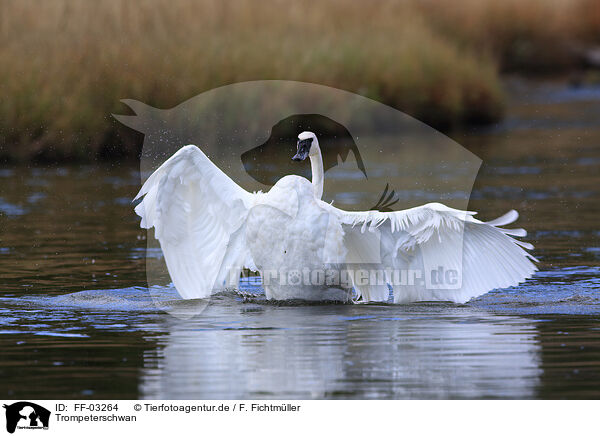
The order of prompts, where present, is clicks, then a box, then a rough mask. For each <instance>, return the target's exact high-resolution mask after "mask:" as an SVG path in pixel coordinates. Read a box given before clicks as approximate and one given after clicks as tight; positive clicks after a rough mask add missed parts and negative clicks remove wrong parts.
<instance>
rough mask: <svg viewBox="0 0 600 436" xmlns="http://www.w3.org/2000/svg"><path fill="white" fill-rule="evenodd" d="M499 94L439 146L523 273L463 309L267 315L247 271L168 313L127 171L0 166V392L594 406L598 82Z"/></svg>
mask: <svg viewBox="0 0 600 436" xmlns="http://www.w3.org/2000/svg"><path fill="white" fill-rule="evenodd" d="M507 86H508V87H509V89H510V92H511V95H512V96H513V97H512V98H511V101H510V105H509V108H508V116H507V118H506V119H505V120H504V121H503V122H502V123H500V124H498V125H495V126H492V127H489V128H486V129H474V130H472V131H469V132H465V133H463V134H457V135H455V139H457V140H458V142H459V143H461V144H463V145H465V146H467V147H468V148H469V149H470V150H471V151H473V152H474V153H476V154H477V155H478V156H479V157H481V158H482V159H483V161H484V163H483V166H482V168H481V171H480V173H479V175H478V178H477V180H476V183H475V186H474V188H473V192H472V195H471V200H470V205H469V208H470V209H471V210H477V211H479V213H480V216H481V217H482V218H483V219H492V218H495V217H497V216H500V215H501V214H503V213H504V212H506V211H507V210H509V209H512V208H515V209H517V210H518V211H519V212H520V214H521V218H520V220H519V221H518V224H519V226H522V227H524V228H526V229H527V230H528V231H529V235H528V237H527V239H526V240H527V241H530V242H532V243H533V244H534V245H535V247H536V248H535V251H534V254H535V256H536V257H537V258H539V259H540V264H539V267H540V270H541V271H540V272H539V273H537V274H536V276H535V277H534V278H533V279H531V280H528V281H527V282H526V283H524V284H522V285H520V286H518V287H513V288H510V289H504V290H495V291H492V292H490V293H488V294H486V295H484V296H482V297H479V298H477V299H475V300H472V301H471V302H469V303H467V304H464V305H457V304H450V303H415V304H409V305H390V304H369V305H300V304H281V303H279V304H277V303H272V302H267V301H266V300H265V299H264V295H263V293H262V290H261V287H260V282H259V280H258V279H257V278H253V277H250V278H246V279H244V280H243V281H242V282H241V284H240V291H239V292H230V293H222V294H219V295H217V296H215V297H214V298H212V299H211V301H210V304H209V305H208V307H207V308H206V309H205V310H204V311H203V312H202V313H201V314H200V315H198V316H196V317H194V318H192V319H188V320H184V319H180V318H178V317H174V316H172V315H170V314H169V313H166V312H165V311H164V310H162V309H159V308H157V307H156V305H155V303H154V301H153V300H152V298H151V297H150V295H149V293H148V290H147V289H146V287H145V286H146V273H145V256H146V240H145V238H146V232H145V230H142V229H140V228H139V219H138V218H137V217H136V216H135V214H134V213H133V209H132V205H131V199H132V198H133V197H134V196H135V194H136V193H137V191H138V189H139V185H140V176H139V171H138V170H137V168H135V167H133V166H128V165H125V164H123V165H115V166H108V165H105V166H100V165H99V166H77V167H75V166H60V167H50V168H43V167H6V166H5V167H3V168H2V169H0V348H1V349H2V350H3V351H2V358H1V360H0V395H1V396H3V397H7V398H15V399H17V398H19V399H22V398H64V399H75V398H89V399H119V398H124V399H125V398H156V399H159V398H169V399H177V398H190V399H233V398H257V399H279V398H298V399H300V398H302V399H320V398H352V399H370V398H373V399H417V398H419V399H421V398H423V399H437V398H450V399H454V398H581V399H583V398H600V322H599V321H600V226H599V225H598V217H599V216H600V214H599V212H600V201H598V200H599V198H600V197H599V194H600V172H599V168H600V123H598V120H600V88H595V87H584V88H569V87H567V86H565V85H563V84H561V83H543V84H531V83H525V82H522V81H513V82H508V83H507ZM428 201H430V199H427V198H425V199H424V201H423V203H425V202H428ZM153 255H160V253H158V254H157V253H154V254H153ZM161 298H164V300H163V301H162V308H163V309H164V308H165V307H167V308H169V309H172V310H186V308H187V307H188V306H189V308H192V309H193V304H195V303H194V302H184V303H181V302H179V301H177V300H176V295H175V293H174V290H173V289H172V288H165V289H164V297H161Z"/></svg>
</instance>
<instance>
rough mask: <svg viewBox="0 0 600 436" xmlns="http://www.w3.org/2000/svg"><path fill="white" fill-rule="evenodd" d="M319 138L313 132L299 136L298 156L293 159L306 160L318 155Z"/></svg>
mask: <svg viewBox="0 0 600 436" xmlns="http://www.w3.org/2000/svg"><path fill="white" fill-rule="evenodd" d="M317 144H318V141H317V137H316V135H315V134H314V133H313V132H302V133H300V134H299V135H298V142H297V144H296V147H297V150H296V155H295V156H294V157H293V158H292V160H295V161H301V160H304V159H306V157H307V156H310V155H313V154H315V153H317V149H318V147H319V146H318V145H317Z"/></svg>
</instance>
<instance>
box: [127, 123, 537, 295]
mask: <svg viewBox="0 0 600 436" xmlns="http://www.w3.org/2000/svg"><path fill="white" fill-rule="evenodd" d="M307 156H309V157H310V160H311V166H312V183H311V182H309V181H308V180H307V179H305V178H303V177H299V176H294V175H289V176H285V177H283V178H282V179H280V180H279V181H278V182H277V183H276V184H275V186H273V188H271V190H269V192H267V193H262V192H257V193H249V192H247V191H245V190H244V189H242V188H241V187H240V186H238V185H237V184H236V183H235V182H234V181H232V180H231V179H230V178H229V177H228V176H227V175H226V174H224V173H223V172H222V171H221V170H220V169H219V168H217V167H216V166H215V165H214V164H213V163H212V162H211V161H210V160H209V159H208V157H207V156H206V155H205V154H204V153H203V152H202V151H201V150H200V149H199V148H197V147H196V146H194V145H187V146H185V147H183V148H181V149H180V150H179V151H178V152H177V153H175V154H174V155H173V156H172V157H171V158H169V159H168V160H167V161H166V162H165V163H163V164H162V165H161V166H160V168H158V169H157V170H156V171H155V172H154V173H153V174H152V175H151V176H150V177H149V178H148V180H146V182H145V183H144V185H143V187H142V189H141V190H140V192H139V193H138V195H137V197H136V199H137V198H140V197H142V196H143V199H142V201H141V202H140V203H139V204H138V206H137V207H136V208H135V211H136V213H137V214H138V215H139V216H141V217H142V222H141V226H142V227H144V228H148V229H149V228H151V227H154V229H155V237H156V238H157V239H158V241H159V242H160V245H161V248H162V251H163V253H164V256H165V261H166V264H167V267H168V270H169V273H170V275H171V278H172V280H173V283H174V285H175V287H176V288H177V290H178V291H179V293H180V294H181V296H182V297H183V298H207V297H209V296H210V295H211V294H213V293H215V292H217V291H219V290H222V289H224V288H229V287H236V286H237V285H238V279H239V275H240V272H241V270H242V269H243V268H247V269H250V270H253V271H259V272H260V274H261V275H262V277H263V286H264V288H265V293H266V296H267V298H269V299H280V300H285V299H304V300H349V299H351V298H354V300H355V301H356V300H360V301H364V302H368V301H387V300H388V296H389V292H390V288H392V289H393V296H394V302H396V303H407V302H413V301H454V302H466V301H468V300H469V299H471V298H473V297H476V296H479V295H481V294H483V293H485V292H487V291H489V290H492V289H495V288H505V287H509V286H513V285H516V284H518V283H520V282H522V281H524V280H525V279H526V278H528V277H530V276H531V275H532V274H533V273H534V272H535V271H536V270H537V268H536V266H535V265H534V264H533V263H532V262H531V260H535V258H533V257H532V256H531V255H530V254H529V253H527V251H525V249H532V248H533V247H532V246H531V244H528V243H526V242H522V241H519V240H516V239H514V238H512V236H525V234H526V232H525V230H523V229H512V230H507V229H503V228H500V227H499V226H504V225H506V224H510V223H512V222H514V221H515V220H516V219H517V217H518V214H517V212H515V211H514V210H513V211H510V212H509V213H507V214H506V215H504V216H502V217H500V218H498V219H496V220H493V221H489V222H482V221H479V220H477V219H476V218H474V217H473V215H474V214H475V213H474V212H466V211H460V210H456V209H452V208H449V207H446V206H444V205H443V204H439V203H430V204H426V205H424V206H420V207H415V208H412V209H407V210H403V211H398V212H378V211H367V212H347V211H343V210H340V209H338V208H336V207H334V206H332V205H330V204H327V203H325V202H323V201H321V195H322V192H323V180H324V177H323V176H324V175H323V163H322V159H321V152H320V149H319V144H318V140H317V138H316V136H315V135H314V134H313V133H312V132H303V133H301V134H300V135H299V142H298V154H297V155H296V156H295V157H294V159H295V160H300V159H303V158H305V157H307ZM321 272H323V273H324V274H325V276H326V277H330V278H334V280H332V281H329V280H325V281H324V280H323V277H322V276H321V275H320V274H321ZM327 274H331V275H330V276H327ZM369 274H370V275H369ZM365 275H366V276H367V277H366V279H365ZM336 277H337V281H336V280H335V278H336ZM342 277H349V280H350V281H349V282H343V281H340V278H342ZM376 278H377V279H376ZM298 279H299V280H298ZM390 285H391V286H390ZM352 289H354V295H353V293H352Z"/></svg>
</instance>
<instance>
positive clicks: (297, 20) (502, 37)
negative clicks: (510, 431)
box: [0, 0, 600, 161]
mask: <svg viewBox="0 0 600 436" xmlns="http://www.w3.org/2000/svg"><path fill="white" fill-rule="evenodd" d="M597 3H598V2H593V1H592V0H572V1H566V0H564V1H558V0H532V1H528V2H517V1H516V0H501V1H498V0H462V1H459V2H449V1H446V0H379V1H377V2H375V3H371V4H369V3H366V2H359V1H353V0H346V1H341V0H326V1H321V2H317V1H308V2H302V3H300V2H291V1H283V0H266V1H261V2H260V3H259V2H255V1H243V0H234V1H230V2H222V1H220V0H199V1H192V0H171V1H169V2H167V1H161V0H146V1H143V2H141V1H140V2H135V3H134V2H131V1H128V0H103V1H98V2H83V1H72V0H48V1H44V2H40V1H36V0H0V38H1V40H2V45H0V93H1V96H2V98H1V99H0V159H4V160H13V161H29V160H77V161H85V160H93V159H96V158H98V157H105V158H109V159H115V158H120V157H125V156H135V155H136V154H137V152H138V149H139V146H140V143H141V141H140V138H139V136H133V135H132V134H131V132H129V131H128V130H127V129H126V128H124V127H122V126H120V125H119V124H118V123H117V122H116V121H115V120H113V119H112V118H111V116H110V114H111V113H113V112H117V113H124V112H125V109H124V107H123V106H122V105H121V104H120V103H119V100H120V99H122V98H133V99H137V100H141V101H143V102H145V103H147V104H150V105H153V106H157V107H163V108H166V107H171V106H174V105H176V104H178V103H180V102H182V101H184V100H186V99H188V98H190V97H192V96H195V95H197V94H198V93H200V92H202V91H206V90H208V89H211V88H214V87H216V86H220V85H225V84H229V83H234V82H239V81H245V80H257V79H287V80H301V81H307V82H316V83H320V84H325V85H330V86H334V87H337V88H342V89H346V90H349V91H352V92H356V93H359V94H362V95H366V96H368V97H372V98H375V99H377V100H379V101H382V102H384V103H386V104H389V105H391V106H394V107H396V108H398V109H400V110H403V111H405V112H408V113H410V114H411V115H413V116H415V117H417V118H419V119H422V120H424V121H426V122H429V123H431V124H433V125H436V126H441V127H445V128H450V127H452V126H457V125H460V124H464V123H472V122H490V121H494V120H497V119H499V118H500V117H501V115H502V107H503V93H502V88H501V83H500V78H499V72H500V71H501V70H519V71H530V70H535V69H536V68H538V69H542V70H543V69H544V68H545V69H548V68H554V67H556V68H566V67H569V66H571V65H572V64H571V62H572V61H571V60H570V59H569V56H568V55H567V54H566V53H567V51H568V49H567V48H565V49H564V51H561V50H558V49H557V47H559V46H560V47H562V46H563V45H564V46H565V47H567V46H568V45H569V44H571V43H573V42H575V43H582V44H587V43H590V42H594V41H596V40H599V39H600V38H599V34H598V33H599V30H598V29H600V12H599V11H598V10H597V9H598V6H597ZM524 47H525V48H524Z"/></svg>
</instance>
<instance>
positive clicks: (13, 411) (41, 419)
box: [4, 401, 50, 433]
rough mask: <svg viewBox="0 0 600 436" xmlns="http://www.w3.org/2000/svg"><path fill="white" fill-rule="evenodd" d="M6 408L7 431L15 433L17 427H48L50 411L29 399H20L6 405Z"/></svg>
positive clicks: (31, 428) (44, 428)
mask: <svg viewBox="0 0 600 436" xmlns="http://www.w3.org/2000/svg"><path fill="white" fill-rule="evenodd" d="M4 408H5V409H6V431H8V432H9V433H14V432H15V429H17V428H18V429H28V430H36V429H43V430H47V429H48V422H49V421H50V411H49V410H48V409H45V408H44V407H42V406H38V405H37V404H35V403H30V402H29V401H19V402H18V403H13V404H11V405H10V406H9V405H6V404H5V405H4Z"/></svg>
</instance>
